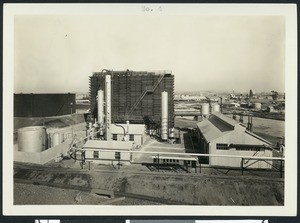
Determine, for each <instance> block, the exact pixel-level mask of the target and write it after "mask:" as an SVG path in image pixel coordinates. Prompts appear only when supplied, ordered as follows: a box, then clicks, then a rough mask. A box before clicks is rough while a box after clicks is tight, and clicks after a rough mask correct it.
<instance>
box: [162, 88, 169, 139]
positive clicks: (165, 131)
mask: <svg viewBox="0 0 300 223" xmlns="http://www.w3.org/2000/svg"><path fill="white" fill-rule="evenodd" d="M161 139H162V140H168V92H166V91H163V92H161Z"/></svg>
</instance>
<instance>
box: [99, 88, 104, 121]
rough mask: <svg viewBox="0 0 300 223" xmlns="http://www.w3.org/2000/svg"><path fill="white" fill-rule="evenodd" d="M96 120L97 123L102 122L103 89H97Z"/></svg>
mask: <svg viewBox="0 0 300 223" xmlns="http://www.w3.org/2000/svg"><path fill="white" fill-rule="evenodd" d="M98 122H99V124H100V125H101V124H103V123H104V91H103V90H99V91H98Z"/></svg>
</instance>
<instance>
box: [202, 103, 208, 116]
mask: <svg viewBox="0 0 300 223" xmlns="http://www.w3.org/2000/svg"><path fill="white" fill-rule="evenodd" d="M201 113H202V115H203V116H207V115H209V104H207V103H203V104H202V106H201Z"/></svg>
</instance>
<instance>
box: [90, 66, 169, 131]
mask: <svg viewBox="0 0 300 223" xmlns="http://www.w3.org/2000/svg"><path fill="white" fill-rule="evenodd" d="M107 75H110V77H111V91H110V92H111V95H110V96H109V97H110V106H111V117H110V118H111V120H110V121H111V123H126V121H129V122H130V123H133V124H143V123H145V122H151V123H156V124H157V125H158V126H160V125H161V119H162V108H163V107H162V92H166V93H164V94H163V95H167V100H164V101H166V102H167V105H166V107H167V109H165V110H167V116H168V128H169V129H170V128H173V127H174V102H173V100H174V76H173V75H172V72H171V71H131V70H126V71H112V70H106V69H104V70H102V71H101V72H94V73H93V75H92V76H90V111H91V114H92V115H93V117H94V118H97V116H98V108H99V106H98V105H97V95H98V91H99V90H100V92H101V94H100V95H101V98H103V96H102V92H103V93H104V94H105V92H107V91H106V90H105V86H106V85H105V82H106V79H105V76H107ZM164 97H165V96H164ZM104 98H106V95H104ZM105 101H106V100H105ZM100 112H101V111H100ZM100 116H101V115H100ZM101 117H102V116H101ZM145 124H146V123H145Z"/></svg>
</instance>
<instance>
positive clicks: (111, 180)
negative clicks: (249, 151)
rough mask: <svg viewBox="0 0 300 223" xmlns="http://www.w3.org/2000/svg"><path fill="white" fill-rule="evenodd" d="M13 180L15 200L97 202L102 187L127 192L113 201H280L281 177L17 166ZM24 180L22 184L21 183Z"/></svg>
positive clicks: (263, 203)
mask: <svg viewBox="0 0 300 223" xmlns="http://www.w3.org/2000/svg"><path fill="white" fill-rule="evenodd" d="M15 180H16V181H15V187H14V202H15V204H77V203H81V204H101V202H104V201H105V199H107V198H105V197H104V198H103V197H99V196H95V193H92V192H91V191H92V189H100V190H107V191H113V192H114V193H115V195H116V197H119V198H120V197H125V199H123V200H122V199H121V200H117V201H116V202H112V203H111V204H115V205H117V204H120V205H128V204H139V205H148V204H186V205H246V206H252V205H284V181H283V180H280V179H274V180H273V179H268V178H255V177H241V176H240V177H237V176H225V177H224V176H222V177H221V176H208V175H197V174H195V173H194V174H193V173H189V174H187V173H150V172H149V173H148V174H146V173H145V172H144V173H143V172H140V173H138V172H132V173H130V172H124V171H89V172H80V173H74V172H70V173H61V172H45V171H38V170H36V171H33V170H21V171H20V170H17V171H16V174H15ZM22 180H23V181H24V182H25V183H26V184H20V183H22ZM28 180H30V181H28ZM24 182H23V183H24ZM45 185H46V186H45ZM49 186H55V187H65V188H53V187H49ZM68 187H69V188H68ZM74 188H75V189H74ZM80 191H81V193H80ZM76 197H77V198H76ZM79 197H80V199H79ZM149 198H151V199H149ZM103 199H104V200H103ZM78 200H80V202H78Z"/></svg>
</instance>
